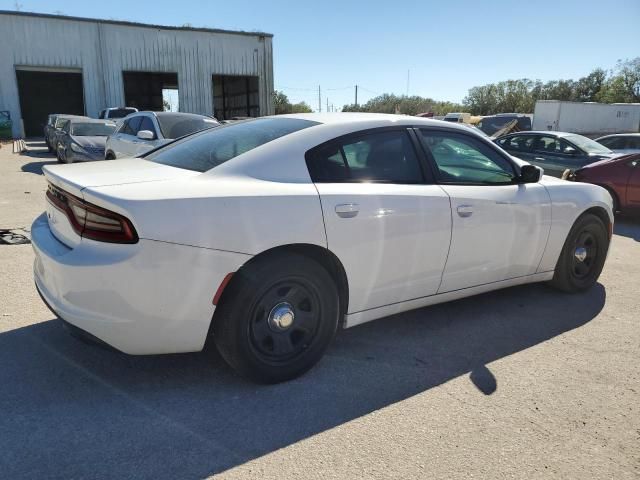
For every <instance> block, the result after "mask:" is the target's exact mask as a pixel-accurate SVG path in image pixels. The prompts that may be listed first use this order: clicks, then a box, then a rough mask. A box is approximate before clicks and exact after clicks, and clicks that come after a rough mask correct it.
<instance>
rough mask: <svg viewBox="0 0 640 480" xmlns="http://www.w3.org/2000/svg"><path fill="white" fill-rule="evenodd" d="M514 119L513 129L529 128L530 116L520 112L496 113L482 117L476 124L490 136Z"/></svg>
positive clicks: (522, 129) (523, 129) (527, 129)
mask: <svg viewBox="0 0 640 480" xmlns="http://www.w3.org/2000/svg"><path fill="white" fill-rule="evenodd" d="M512 120H516V126H515V131H521V132H524V131H529V130H531V117H530V116H528V115H524V114H522V113H498V114H497V115H488V116H486V117H482V118H481V119H480V121H479V122H478V123H476V126H477V127H478V128H479V129H480V130H482V131H483V132H484V133H486V134H487V135H489V136H491V135H493V134H494V133H496V132H497V131H498V130H501V129H503V128H504V127H505V126H506V125H507V124H508V123H509V122H511V121H512Z"/></svg>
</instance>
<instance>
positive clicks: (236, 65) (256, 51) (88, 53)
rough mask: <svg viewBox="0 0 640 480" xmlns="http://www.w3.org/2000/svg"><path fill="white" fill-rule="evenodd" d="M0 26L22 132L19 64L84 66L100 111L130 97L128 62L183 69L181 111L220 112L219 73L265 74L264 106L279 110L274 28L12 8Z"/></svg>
mask: <svg viewBox="0 0 640 480" xmlns="http://www.w3.org/2000/svg"><path fill="white" fill-rule="evenodd" d="M0 32H2V46H0V110H9V111H10V112H11V117H12V119H13V120H14V132H13V133H14V136H20V135H21V134H22V132H21V127H20V123H21V122H20V118H21V115H20V105H19V99H18V87H17V83H16V75H15V69H16V67H18V68H20V67H44V68H43V69H46V68H52V69H55V68H67V69H68V68H74V69H81V70H82V74H83V85H84V101H85V109H86V114H87V115H89V116H94V117H95V116H97V115H98V113H99V112H100V110H102V109H103V108H107V107H116V106H122V105H124V85H123V80H122V71H123V70H130V71H149V72H175V73H177V74H178V86H179V104H180V111H183V112H193V113H201V114H207V115H212V114H213V88H212V75H252V76H257V77H259V85H260V113H261V114H262V115H270V114H272V113H273V100H272V92H273V52H272V42H271V37H270V36H263V35H261V34H255V35H254V34H247V33H237V34H236V33H221V32H203V31H192V30H172V29H163V28H156V27H142V26H130V25H119V24H111V23H103V22H100V21H95V22H94V21H91V22H88V21H81V20H73V19H61V18H47V17H40V16H28V15H16V14H11V13H0ZM42 94H43V95H46V92H42ZM52 113H55V112H52ZM44 120H45V119H43V121H44Z"/></svg>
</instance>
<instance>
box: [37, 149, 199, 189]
mask: <svg viewBox="0 0 640 480" xmlns="http://www.w3.org/2000/svg"><path fill="white" fill-rule="evenodd" d="M42 170H43V171H44V175H45V177H46V178H47V180H48V181H49V182H50V183H52V184H54V185H55V186H57V187H59V188H62V189H63V190H65V191H67V192H69V193H71V194H72V195H75V196H77V197H82V189H84V188H87V187H101V186H106V185H124V184H128V183H141V182H155V181H160V180H177V179H182V178H189V177H195V176H197V175H200V173H199V172H193V171H191V170H185V169H182V168H176V167H170V166H168V165H162V164H160V163H154V162H150V161H147V160H143V159H138V158H132V159H124V160H110V161H105V162H95V163H77V164H71V165H48V166H45V167H43V169H42Z"/></svg>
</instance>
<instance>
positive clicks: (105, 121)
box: [69, 117, 115, 125]
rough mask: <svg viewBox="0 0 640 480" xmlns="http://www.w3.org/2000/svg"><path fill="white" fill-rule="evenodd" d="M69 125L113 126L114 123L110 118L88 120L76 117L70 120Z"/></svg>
mask: <svg viewBox="0 0 640 480" xmlns="http://www.w3.org/2000/svg"><path fill="white" fill-rule="evenodd" d="M69 120H71V123H72V124H74V123H112V124H114V125H115V122H114V120H113V119H111V118H88V117H77V118H71V119H69Z"/></svg>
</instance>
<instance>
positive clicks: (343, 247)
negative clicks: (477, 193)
mask: <svg viewBox="0 0 640 480" xmlns="http://www.w3.org/2000/svg"><path fill="white" fill-rule="evenodd" d="M419 154H420V151H419V150H416V139H415V136H414V133H413V132H412V131H410V130H408V129H406V128H394V129H374V130H370V131H366V132H359V133H356V134H352V135H348V136H346V137H342V138H340V139H337V140H335V141H333V142H330V143H328V144H324V145H322V146H320V147H317V148H316V149H313V150H312V151H310V152H308V154H307V165H308V166H309V171H310V174H311V177H312V179H313V180H314V183H315V185H316V187H317V189H318V192H319V194H320V201H321V205H322V210H323V215H324V222H325V229H326V234H327V243H328V247H329V250H331V251H332V252H333V253H335V254H336V255H337V256H338V258H339V259H340V260H341V262H342V263H343V265H344V267H345V270H346V274H347V277H348V281H349V313H355V312H361V311H364V310H368V309H372V308H376V307H381V306H384V305H390V304H393V303H398V302H402V301H406V300H411V299H416V298H420V297H424V296H428V295H433V294H435V293H436V292H437V290H438V286H439V285H440V280H441V275H442V271H443V269H444V265H445V262H446V258H447V252H448V249H449V241H450V235H451V211H450V204H449V197H448V196H447V194H446V193H445V192H444V191H443V190H442V188H440V187H439V186H438V185H434V184H433V183H431V182H430V178H429V176H428V175H425V171H424V168H423V164H422V163H421V161H420V159H419V157H418V155H419ZM426 173H428V172H426Z"/></svg>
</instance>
